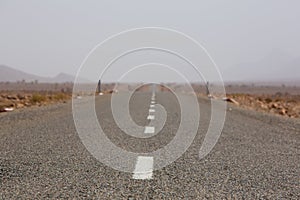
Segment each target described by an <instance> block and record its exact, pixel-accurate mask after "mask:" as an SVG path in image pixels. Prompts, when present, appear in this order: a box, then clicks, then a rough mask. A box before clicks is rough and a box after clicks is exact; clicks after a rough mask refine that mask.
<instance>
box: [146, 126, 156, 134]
mask: <svg viewBox="0 0 300 200" xmlns="http://www.w3.org/2000/svg"><path fill="white" fill-rule="evenodd" d="M154 132H155V127H154V126H146V127H145V131H144V133H146V134H147V133H151V134H152V133H154Z"/></svg>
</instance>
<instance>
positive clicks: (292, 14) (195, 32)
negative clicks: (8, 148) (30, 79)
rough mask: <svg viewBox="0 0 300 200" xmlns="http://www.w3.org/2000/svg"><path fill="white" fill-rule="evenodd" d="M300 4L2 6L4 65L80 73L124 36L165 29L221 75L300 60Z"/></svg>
mask: <svg viewBox="0 0 300 200" xmlns="http://www.w3.org/2000/svg"><path fill="white" fill-rule="evenodd" d="M299 10H300V1H299V0H264V1H262V0H244V1H240V0H235V1H233V0H226V1H224V0H220V1H211V0H207V1H199V0H195V1H174V0H170V1H166V0H165V1H161V0H160V1H158V0H157V1H141V0H136V1H129V0H128V1H112V0H109V1H85V0H82V1H71V0H69V1H66V0H65V1H64V0H51V1H40V0H36V1H31V0H28V1H22V0H19V1H14V0H7V1H5V0H1V1H0V28H1V31H0V64H5V65H8V66H11V67H14V68H17V69H21V70H23V71H26V72H30V73H34V74H37V75H43V76H54V75H56V74H58V73H59V72H65V73H69V74H75V73H76V71H77V69H78V68H79V66H80V64H81V62H82V61H83V59H84V58H85V56H86V55H87V53H88V52H89V51H90V50H91V49H92V48H93V47H94V46H95V45H97V44H98V43H100V42H101V41H103V40H104V39H106V38H107V37H109V36H111V35H112V34H116V33H118V32H120V31H123V30H126V29H130V28H137V27H145V26H155V27H166V28H171V29H175V30H178V31H181V32H184V33H186V34H188V35H190V36H192V37H193V38H195V39H196V40H197V41H199V42H200V43H201V44H202V45H203V46H204V47H205V48H206V49H207V50H208V52H209V53H210V54H211V56H212V57H213V59H214V60H215V62H216V63H217V64H218V66H219V68H220V69H221V70H224V69H226V68H230V67H232V66H234V65H236V64H239V63H244V62H253V61H257V60H260V59H263V58H264V57H266V56H267V55H269V54H270V53H271V52H272V51H274V50H275V51H277V50H280V51H283V52H286V53H287V54H289V55H291V56H294V57H300V37H299V35H300V26H299V19H300V12H299Z"/></svg>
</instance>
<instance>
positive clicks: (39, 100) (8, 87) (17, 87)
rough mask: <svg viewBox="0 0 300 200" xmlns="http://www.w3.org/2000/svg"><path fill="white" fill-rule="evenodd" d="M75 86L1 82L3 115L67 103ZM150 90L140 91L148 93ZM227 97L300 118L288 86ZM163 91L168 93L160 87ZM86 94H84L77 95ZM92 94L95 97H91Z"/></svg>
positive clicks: (106, 89) (240, 87)
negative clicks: (4, 113)
mask: <svg viewBox="0 0 300 200" xmlns="http://www.w3.org/2000/svg"><path fill="white" fill-rule="evenodd" d="M114 86H115V84H112V83H109V84H103V85H102V92H103V93H104V94H105V93H112V92H113V90H114ZM192 86H193V88H194V90H195V92H196V94H197V95H199V96H202V97H206V96H207V94H206V87H205V86H204V85H200V84H193V85H192ZM135 87H136V85H133V84H123V85H119V87H118V88H121V89H123V90H127V89H132V88H135ZM168 87H170V88H175V89H176V90H179V91H182V92H184V91H185V86H184V85H180V84H179V85H178V84H168ZM72 88H73V84H72V83H60V84H58V83H56V84H51V83H35V82H30V83H26V82H15V83H10V82H2V83H0V112H10V111H13V110H15V109H23V108H26V107H32V106H45V105H49V104H53V103H66V101H68V100H70V99H71V98H72ZM148 89H149V88H148V87H143V88H139V90H148ZM225 89H226V97H216V98H223V99H224V100H226V101H228V102H229V103H231V104H235V105H236V106H239V107H242V108H245V109H250V110H255V111H258V112H266V113H272V114H275V115H281V116H284V117H290V118H299V117H300V87H299V86H286V85H274V86H272V85H267V86H265V85H254V84H248V85H247V84H227V85H225ZM160 90H161V91H163V90H166V88H165V87H160ZM76 95H78V96H79V95H84V94H76ZM88 95H93V94H88Z"/></svg>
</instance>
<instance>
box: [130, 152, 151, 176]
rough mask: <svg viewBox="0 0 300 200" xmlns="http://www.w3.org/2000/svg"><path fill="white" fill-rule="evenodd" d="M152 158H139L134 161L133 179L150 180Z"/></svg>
mask: <svg viewBox="0 0 300 200" xmlns="http://www.w3.org/2000/svg"><path fill="white" fill-rule="evenodd" d="M152 175H153V157H147V156H139V157H138V158H137V161H136V165H135V170H134V172H133V179H141V180H145V179H152Z"/></svg>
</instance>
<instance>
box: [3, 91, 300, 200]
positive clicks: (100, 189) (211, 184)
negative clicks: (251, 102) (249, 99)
mask: <svg viewBox="0 0 300 200" xmlns="http://www.w3.org/2000/svg"><path fill="white" fill-rule="evenodd" d="M187 98H188V97H187ZM110 99H111V96H110V95H104V96H99V97H97V98H96V115H97V116H98V118H99V123H100V124H101V126H102V128H103V131H104V132H105V134H106V136H107V138H109V139H110V140H111V141H112V142H113V143H114V144H115V145H116V146H118V147H119V148H122V149H125V150H127V151H131V152H135V153H140V154H141V155H143V153H147V152H153V151H156V150H158V149H160V148H163V147H164V146H166V145H167V144H168V143H169V142H170V141H171V140H172V139H173V138H174V137H175V135H176V131H177V129H178V128H179V124H180V119H181V113H180V109H179V104H178V101H177V100H176V98H175V97H174V96H173V95H172V94H170V93H168V92H163V93H157V94H156V96H155V103H154V104H161V105H162V106H164V108H165V110H166V113H167V118H166V122H165V125H164V126H163V127H162V130H161V131H160V132H159V133H153V134H154V135H151V137H148V138H137V137H134V136H130V135H127V134H125V133H124V132H123V131H122V130H121V129H120V128H119V127H118V126H117V125H116V123H115V121H114V120H113V115H112V112H111V109H110ZM80 101H83V104H84V101H85V98H83V99H81V100H80ZM198 101H199V105H200V106H199V107H200V122H199V130H198V132H197V135H196V137H195V139H194V140H193V143H192V144H191V146H190V147H189V148H188V150H187V151H186V152H185V153H184V154H183V155H182V156H181V157H180V158H179V159H177V160H176V161H175V162H173V163H171V164H170V165H168V166H166V167H164V168H163V169H161V170H158V171H153V172H151V174H146V175H141V176H140V175H139V174H138V175H136V174H134V172H135V170H137V169H147V170H151V169H153V167H155V166H156V164H157V163H159V162H162V161H157V160H156V158H153V159H143V158H140V159H139V160H138V159H137V158H135V159H134V158H128V162H127V166H128V170H129V171H130V170H131V172H130V173H129V172H119V171H117V170H114V169H112V168H110V167H108V166H106V165H104V164H102V163H101V162H99V161H98V160H97V159H96V158H94V157H93V156H92V155H91V153H90V152H89V151H88V150H87V149H86V148H85V146H84V145H83V143H82V141H81V140H80V137H79V135H78V134H77V132H76V128H75V125H74V120H73V115H72V105H71V103H70V102H69V103H66V104H59V105H52V106H47V107H40V108H30V109H24V110H19V111H16V112H12V113H4V114H3V113H2V114H1V115H0V124H1V126H0V199H17V198H19V199H42V198H51V199H61V198H75V199H78V198H88V199H205V198H207V199H224V198H225V199H226V198H227V199H243V198H244V199H300V184H299V181H300V176H299V175H300V168H299V167H300V162H299V161H300V152H299V149H300V121H299V120H295V119H286V118H283V117H278V116H272V115H268V114H262V113H257V112H254V111H247V110H243V109H240V108H236V107H234V106H232V105H229V106H228V108H227V110H228V111H227V116H226V121H225V125H224V129H223V131H222V135H221V137H220V138H219V140H218V143H217V144H216V146H215V147H214V149H213V150H212V151H211V152H210V154H209V155H208V156H206V157H205V158H204V159H201V160H200V159H199V158H198V157H199V149H200V146H201V144H202V141H203V138H204V136H205V133H206V131H207V127H208V122H209V119H210V104H209V101H208V100H206V99H201V98H199V99H198ZM150 105H151V93H136V94H135V95H134V96H133V97H132V99H131V100H130V104H129V108H130V115H131V116H132V119H133V121H135V122H136V124H138V125H139V126H140V127H145V126H150V125H151V124H150V125H149V120H150V119H147V117H148V116H149V115H150V114H149V109H153V108H154V109H155V108H156V109H158V108H157V106H156V107H155V106H154V107H151V106H150ZM83 112H84V111H83ZM152 114H153V115H155V112H154V113H152ZM155 117H159V116H155ZM150 121H151V120H150ZM187 121H189V122H191V123H192V121H193V119H192V118H191V119H189V120H187ZM155 126H156V125H155V124H154V125H151V127H155ZM129 129H130V127H129ZM137 130H139V129H137ZM143 131H144V134H146V132H149V134H152V132H153V131H155V130H153V129H152V128H150V129H148V130H147V131H146V130H144V129H143ZM186 131H187V132H188V131H189V130H188V129H186ZM104 151H107V152H106V154H107V155H109V151H108V150H105V149H104ZM175 151H176V150H174V152H175ZM167 155H168V154H166V155H164V156H167ZM148 158H149V157H148ZM165 158H167V157H165ZM122 159H125V160H126V159H127V158H122ZM138 163H139V164H138ZM141 163H142V164H141Z"/></svg>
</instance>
